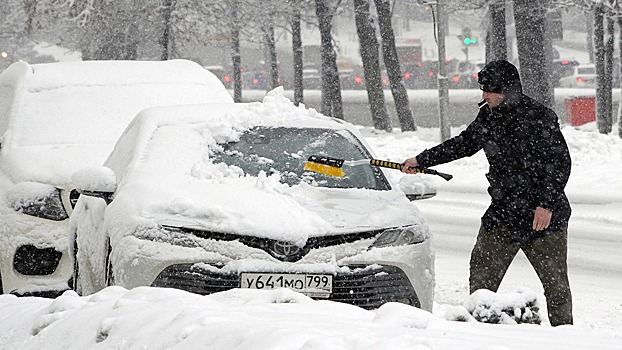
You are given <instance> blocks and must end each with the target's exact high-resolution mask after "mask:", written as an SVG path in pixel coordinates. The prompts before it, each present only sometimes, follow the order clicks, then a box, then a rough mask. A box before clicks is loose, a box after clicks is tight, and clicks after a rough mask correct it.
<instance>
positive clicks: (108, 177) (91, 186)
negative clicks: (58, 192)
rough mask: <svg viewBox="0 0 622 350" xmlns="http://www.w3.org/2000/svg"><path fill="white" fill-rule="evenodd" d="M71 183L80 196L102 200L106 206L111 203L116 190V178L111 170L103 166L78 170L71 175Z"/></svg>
mask: <svg viewBox="0 0 622 350" xmlns="http://www.w3.org/2000/svg"><path fill="white" fill-rule="evenodd" d="M71 181H73V184H74V186H75V187H76V190H77V191H78V192H80V194H82V195H85V196H91V197H96V198H102V199H103V200H105V201H106V204H110V202H112V198H113V196H114V193H115V191H116V190H117V177H116V175H115V174H114V171H112V169H110V168H108V167H105V166H94V167H88V168H83V169H80V170H78V171H76V172H75V173H74V174H73V176H72V177H71Z"/></svg>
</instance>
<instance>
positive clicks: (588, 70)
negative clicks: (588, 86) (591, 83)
mask: <svg viewBox="0 0 622 350" xmlns="http://www.w3.org/2000/svg"><path fill="white" fill-rule="evenodd" d="M577 73H579V74H596V68H594V67H586V68H577Z"/></svg>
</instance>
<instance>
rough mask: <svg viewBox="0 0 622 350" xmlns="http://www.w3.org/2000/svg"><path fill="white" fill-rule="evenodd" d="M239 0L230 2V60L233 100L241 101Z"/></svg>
mask: <svg viewBox="0 0 622 350" xmlns="http://www.w3.org/2000/svg"><path fill="white" fill-rule="evenodd" d="M239 4H240V3H239V1H238V0H234V1H232V3H231V23H232V27H231V62H232V64H233V101H234V102H242V55H241V54H240V28H239V27H238V21H239V12H238V6H239Z"/></svg>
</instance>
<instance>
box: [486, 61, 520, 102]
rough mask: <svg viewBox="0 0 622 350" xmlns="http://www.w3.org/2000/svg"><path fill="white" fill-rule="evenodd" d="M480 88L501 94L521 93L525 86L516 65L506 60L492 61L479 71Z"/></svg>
mask: <svg viewBox="0 0 622 350" xmlns="http://www.w3.org/2000/svg"><path fill="white" fill-rule="evenodd" d="M477 82H478V83H479V84H480V89H482V90H483V91H486V92H495V93H499V94H507V93H512V92H514V93H521V92H523V86H522V84H521V82H520V76H519V75H518V70H517V69H516V67H515V66H514V65H513V64H512V63H510V62H508V61H505V60H498V61H492V62H489V63H488V64H486V66H485V67H484V69H482V70H481V71H480V72H479V73H477Z"/></svg>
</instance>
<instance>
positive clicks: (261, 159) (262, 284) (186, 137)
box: [70, 89, 434, 311]
mask: <svg viewBox="0 0 622 350" xmlns="http://www.w3.org/2000/svg"><path fill="white" fill-rule="evenodd" d="M279 91H280V92H279ZM314 154H323V155H329V156H333V157H341V158H343V159H350V160H353V159H361V158H369V157H371V156H372V155H373V154H372V153H371V151H370V150H369V147H368V146H367V144H366V143H365V141H364V140H363V139H362V137H361V136H360V135H359V133H358V130H357V129H356V128H355V127H353V126H352V125H351V124H348V123H345V122H343V121H338V120H336V119H332V118H328V117H325V116H323V115H321V114H318V113H316V112H315V111H313V110H307V109H305V108H304V107H302V106H301V107H295V106H294V105H293V104H292V103H291V102H290V101H289V100H287V99H286V98H285V97H283V96H282V90H280V89H276V90H274V91H273V92H271V93H270V94H268V96H267V97H266V98H265V99H264V101H263V102H256V103H251V104H235V105H209V106H208V105H203V106H201V105H194V106H172V107H161V108H151V109H147V110H145V111H143V112H141V113H140V114H139V115H138V116H137V118H136V119H135V120H134V121H133V122H132V124H131V125H130V126H129V127H128V128H127V130H126V131H125V133H124V134H123V136H121V138H120V139H119V141H118V143H117V145H116V147H115V150H114V151H113V152H112V153H111V155H110V157H109V158H108V160H107V161H106V162H105V164H104V166H100V167H88V168H85V169H82V170H80V171H78V172H76V174H74V176H73V179H74V181H75V183H76V185H77V188H78V190H79V191H80V192H81V193H82V195H81V196H80V199H79V201H78V203H77V206H76V208H75V210H74V213H73V215H72V217H71V219H70V220H71V224H70V230H71V232H72V236H73V237H74V238H73V239H75V247H76V249H75V251H76V257H75V259H74V260H75V276H76V277H75V289H76V291H77V292H78V293H80V294H82V295H86V294H91V293H95V292H97V291H99V290H101V289H103V288H105V287H106V286H110V285H117V286H122V287H124V288H128V289H131V288H135V287H139V286H153V287H170V288H178V289H183V290H187V291H190V292H194V293H198V294H204V295H205V294H211V293H215V292H219V291H224V290H228V289H232V288H252V289H266V288H269V289H273V288H290V289H293V290H295V291H298V292H301V293H304V294H306V295H308V296H311V297H313V298H317V299H327V300H334V301H340V302H346V303H351V304H354V305H358V306H361V307H364V308H368V309H371V308H377V307H379V306H380V305H382V304H383V303H386V302H391V301H394V302H402V303H406V304H409V305H414V306H417V307H421V308H423V309H425V310H429V311H431V309H432V302H433V292H434V253H433V250H432V247H431V239H430V232H429V229H428V226H427V225H426V223H425V221H424V220H423V219H422V217H421V215H420V213H419V211H418V209H417V208H416V206H415V205H414V204H413V203H411V202H410V201H409V200H408V199H407V196H406V195H407V194H412V193H405V192H404V191H403V190H402V188H406V189H409V188H411V189H418V187H417V186H413V183H412V181H417V179H418V176H414V175H407V176H405V177H404V178H403V180H401V181H400V182H403V183H402V185H401V186H399V185H398V184H394V183H391V182H390V180H389V178H388V177H387V176H385V173H384V172H383V170H381V169H379V168H376V167H372V166H370V165H369V164H368V165H362V166H353V167H350V168H348V169H344V172H345V174H346V175H345V176H344V177H342V178H339V177H331V176H327V175H323V174H319V173H315V172H310V171H306V170H304V165H305V161H306V160H307V157H308V156H310V155H314ZM388 171H396V170H388ZM405 178H408V179H405ZM409 180H412V181H409ZM425 188H426V187H425V186H424V187H420V188H419V189H418V191H427V189H425ZM416 191H417V190H416ZM416 191H415V192H416ZM421 194H423V193H421ZM423 197H425V196H423Z"/></svg>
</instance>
